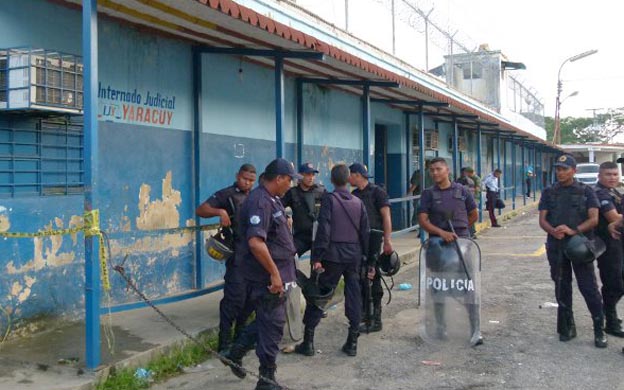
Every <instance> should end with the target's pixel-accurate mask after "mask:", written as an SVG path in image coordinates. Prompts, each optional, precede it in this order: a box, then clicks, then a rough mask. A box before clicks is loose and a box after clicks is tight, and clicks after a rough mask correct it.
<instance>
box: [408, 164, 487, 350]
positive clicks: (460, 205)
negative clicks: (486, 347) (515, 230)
mask: <svg viewBox="0 0 624 390" xmlns="http://www.w3.org/2000/svg"><path fill="white" fill-rule="evenodd" d="M449 173H450V172H449V167H448V164H447V163H446V160H444V159H443V158H441V157H436V158H434V159H432V160H431V165H430V166H429V174H430V175H431V178H432V179H433V182H434V185H433V186H432V187H429V188H427V189H426V190H425V191H423V194H422V197H421V199H420V208H419V209H418V222H419V224H420V226H421V227H422V228H423V229H424V230H425V231H426V232H427V233H429V235H430V236H433V237H436V236H437V237H440V238H442V239H443V240H444V241H445V242H453V241H455V240H456V239H457V238H458V237H464V238H470V226H471V225H473V224H474V223H475V222H476V221H477V219H478V218H479V213H478V211H477V205H476V203H475V201H474V198H473V196H472V192H471V191H470V190H469V189H467V188H466V187H465V186H463V185H462V184H459V183H453V182H451V180H450V178H449ZM449 221H450V223H449ZM451 224H452V227H453V229H454V230H455V233H453V231H452V230H453V229H451ZM437 305H438V306H436V307H435V310H436V313H435V314H436V316H438V317H441V316H442V313H443V312H444V308H443V307H440V306H441V305H443V304H440V303H439V304H437ZM473 306H474V305H470V306H468V314H469V317H470V324H471V326H472V327H473V328H474V329H473V332H476V338H475V340H473V344H474V345H480V344H482V343H483V338H482V337H481V335H480V332H479V329H478V318H477V316H478V312H475V308H474V307H473ZM443 321H444V320H443V319H442V318H439V322H440V323H443Z"/></svg>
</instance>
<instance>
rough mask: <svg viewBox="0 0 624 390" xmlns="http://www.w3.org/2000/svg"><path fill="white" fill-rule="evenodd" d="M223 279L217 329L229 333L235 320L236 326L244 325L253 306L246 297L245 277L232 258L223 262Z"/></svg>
mask: <svg viewBox="0 0 624 390" xmlns="http://www.w3.org/2000/svg"><path fill="white" fill-rule="evenodd" d="M224 281H225V283H224V285H223V298H222V299H221V302H220V304H219V330H220V331H221V332H224V334H229V332H230V331H231V329H232V325H233V324H234V322H235V321H236V326H237V327H238V326H242V325H245V322H246V321H247V319H248V318H249V316H250V315H251V313H252V312H253V306H252V305H251V303H250V302H248V301H247V299H246V295H247V289H246V283H245V279H244V278H243V276H242V275H241V271H240V267H238V266H237V265H236V264H235V262H234V258H230V259H229V260H228V261H227V262H226V263H225V276H224Z"/></svg>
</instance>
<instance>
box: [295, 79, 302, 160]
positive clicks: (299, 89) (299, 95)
mask: <svg viewBox="0 0 624 390" xmlns="http://www.w3.org/2000/svg"><path fill="white" fill-rule="evenodd" d="M295 93H296V94H297V97H296V98H297V166H300V165H301V164H303V83H302V82H301V81H300V80H297V83H296V91H295Z"/></svg>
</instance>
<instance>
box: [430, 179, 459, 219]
mask: <svg viewBox="0 0 624 390" xmlns="http://www.w3.org/2000/svg"><path fill="white" fill-rule="evenodd" d="M450 191H452V193H453V196H452V197H451V204H448V203H446V202H444V201H443V199H442V190H440V189H439V188H438V187H433V188H432V189H431V192H432V195H433V207H432V209H431V211H432V212H431V215H429V220H430V221H431V223H432V224H434V225H435V226H437V227H439V228H440V229H444V230H446V231H450V230H451V229H450V226H449V224H448V220H449V217H450V219H451V223H452V224H453V227H454V228H455V229H456V230H457V229H461V230H465V229H467V228H468V212H467V210H466V195H465V193H464V191H463V186H462V185H461V184H458V183H451V189H450Z"/></svg>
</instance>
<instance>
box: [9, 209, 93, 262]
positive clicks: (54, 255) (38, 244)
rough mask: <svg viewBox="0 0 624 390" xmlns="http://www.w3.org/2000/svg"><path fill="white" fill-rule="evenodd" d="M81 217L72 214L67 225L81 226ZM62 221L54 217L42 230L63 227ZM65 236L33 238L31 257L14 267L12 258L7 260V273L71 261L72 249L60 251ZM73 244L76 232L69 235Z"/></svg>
mask: <svg viewBox="0 0 624 390" xmlns="http://www.w3.org/2000/svg"><path fill="white" fill-rule="evenodd" d="M82 224H83V221H82V217H81V216H79V215H72V216H71V217H70V219H69V225H68V227H70V228H73V227H77V226H82ZM64 227H65V226H64V222H63V220H62V219H61V218H59V217H56V218H54V221H51V222H50V223H48V224H47V225H45V226H44V230H53V229H63V228H64ZM65 237H67V236H50V237H35V238H33V239H32V240H33V246H34V247H33V259H32V260H30V261H28V262H26V263H25V264H24V265H22V266H21V267H16V266H15V264H14V262H13V260H11V261H9V262H8V263H7V265H6V267H5V269H6V271H7V273H8V274H21V273H25V272H30V271H39V270H41V269H43V268H45V267H60V266H63V265H66V264H70V263H72V262H73V261H74V260H75V259H76V255H75V253H74V251H70V252H61V247H62V246H63V240H64V239H65ZM70 238H71V240H72V244H73V246H76V245H78V237H77V234H72V235H71V236H70Z"/></svg>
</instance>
